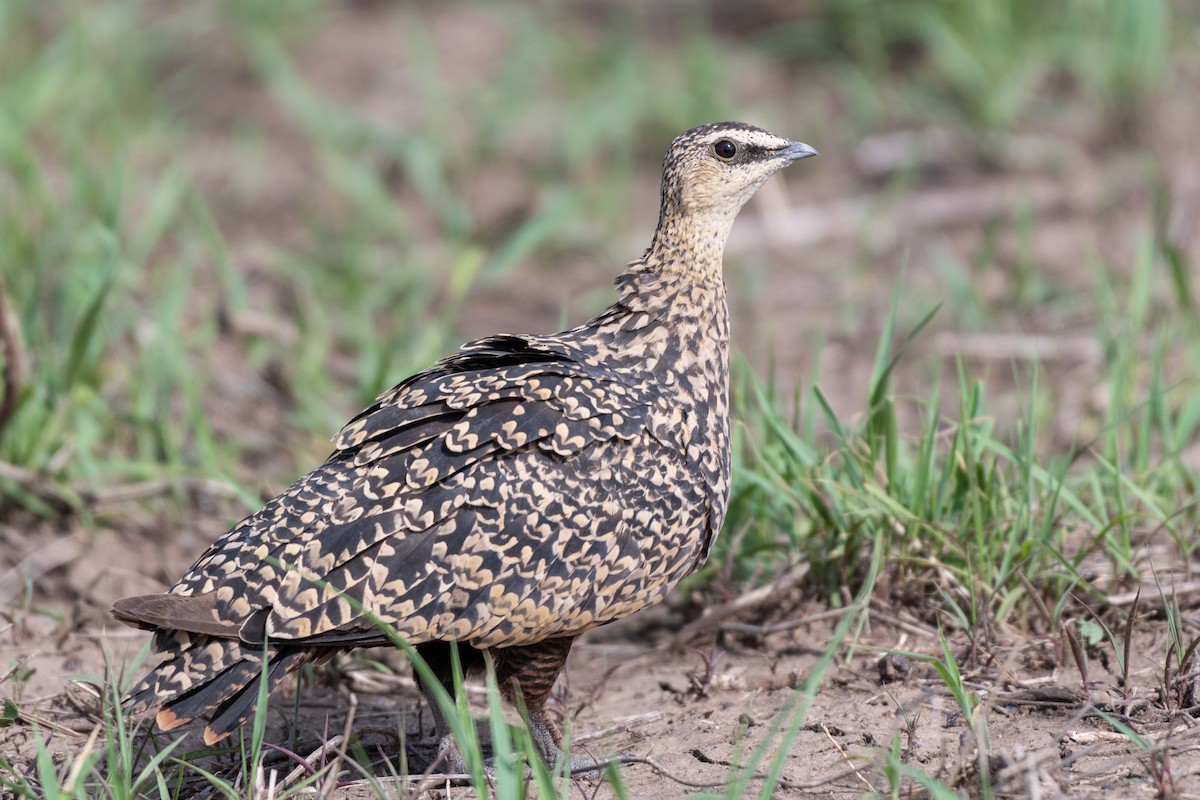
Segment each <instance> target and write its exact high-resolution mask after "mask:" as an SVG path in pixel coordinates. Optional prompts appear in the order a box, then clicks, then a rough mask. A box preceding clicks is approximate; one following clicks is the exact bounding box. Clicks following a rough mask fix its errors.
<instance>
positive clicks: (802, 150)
mask: <svg viewBox="0 0 1200 800" xmlns="http://www.w3.org/2000/svg"><path fill="white" fill-rule="evenodd" d="M815 155H819V154H818V153H817V149H816V148H815V147H810V146H809V145H806V144H805V143H804V142H788V146H787V147H785V148H783V149H782V150H780V151H779V157H780V158H782V159H784V160H786V161H787V163H789V164H791V163H794V162H796V161H799V160H800V159H802V158H811V157H812V156H815Z"/></svg>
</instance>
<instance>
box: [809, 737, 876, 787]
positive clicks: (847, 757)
mask: <svg viewBox="0 0 1200 800" xmlns="http://www.w3.org/2000/svg"><path fill="white" fill-rule="evenodd" d="M821 732H822V733H824V734H825V738H826V739H828V740H829V743H830V744H832V745H833V749H835V750H837V751H838V755H839V756H841V757H842V761H845V762H846V766H847V767H849V768H850V769H851V770H853V771H854V774H855V775H856V776H857V777H858V779H859V780H860V781H862V782H863V785H864V786H866V787H867V790H868V791H869V792H871V794H875V787H874V786H872V785H871V782H870V781H869V780H867V778H866V776H865V775H863V774H862V773H861V772H859V770H858V767H856V766H854V764H853V763H851V761H850V755H849V754H848V753H847V752H846V751H845V749H844V748H843V747H842V746H841V745H840V744H838V740H837V739H835V738H833V734H832V733H830V732H829V726H828V725H826V724H825V723H823V722H822V723H821Z"/></svg>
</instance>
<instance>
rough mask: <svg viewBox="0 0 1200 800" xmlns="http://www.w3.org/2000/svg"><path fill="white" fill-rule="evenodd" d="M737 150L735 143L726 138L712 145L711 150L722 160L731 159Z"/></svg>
mask: <svg viewBox="0 0 1200 800" xmlns="http://www.w3.org/2000/svg"><path fill="white" fill-rule="evenodd" d="M737 151H738V149H737V145H736V144H734V143H733V142H731V141H729V140H728V139H722V140H721V141H719V142H717V143H716V144H714V145H713V152H714V153H716V154H717V158H719V159H721V160H722V161H732V160H733V157H734V156H736V155H737Z"/></svg>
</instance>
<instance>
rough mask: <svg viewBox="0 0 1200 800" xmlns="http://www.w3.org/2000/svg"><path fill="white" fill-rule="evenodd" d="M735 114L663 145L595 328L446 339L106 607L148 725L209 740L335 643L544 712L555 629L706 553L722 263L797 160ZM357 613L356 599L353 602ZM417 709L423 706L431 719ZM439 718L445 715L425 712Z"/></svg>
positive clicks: (540, 730)
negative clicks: (291, 471)
mask: <svg viewBox="0 0 1200 800" xmlns="http://www.w3.org/2000/svg"><path fill="white" fill-rule="evenodd" d="M814 154H815V151H813V150H812V148H809V147H808V146H807V145H802V144H799V143H797V142H789V141H787V140H785V139H780V138H778V137H776V136H773V135H771V134H769V133H767V132H766V131H763V130H760V129H758V128H754V127H752V126H749V125H744V124H741V123H720V124H716V125H705V126H703V127H700V128H696V129H694V130H691V131H688V132H687V133H685V134H683V135H681V136H680V137H678V138H677V139H676V140H675V141H674V142H673V143H672V145H671V148H670V149H669V150H668V152H667V155H666V159H665V161H664V166H663V190H662V207H661V213H660V218H659V223H658V228H657V230H656V231H655V234H654V239H653V242H652V244H651V246H650V248H649V249H648V250H647V251H646V253H645V254H644V255H643V256H642V257H641V258H640V259H638V260H637V261H634V262H633V263H632V264H630V265H629V267H628V269H627V270H626V271H625V272H624V273H623V274H622V275H621V277H620V278H618V280H617V286H618V291H619V299H618V300H617V302H616V303H615V304H614V305H613V306H612V307H610V308H609V309H608V310H606V311H605V312H604V313H602V314H600V315H599V316H598V317H596V318H595V319H593V320H591V321H589V322H587V323H585V324H583V325H581V326H579V327H577V328H573V329H571V330H568V331H564V332H562V333H558V334H554V335H549V336H531V335H520V336H518V335H502V336H493V337H490V338H486V339H481V340H479V341H475V342H471V343H469V344H466V345H464V346H463V347H462V348H461V350H460V352H459V353H457V354H455V355H452V356H450V357H448V358H446V359H444V360H442V361H440V362H439V363H438V364H436V365H435V366H434V367H433V368H432V369H430V370H428V371H427V372H423V373H420V374H418V375H415V376H413V377H412V378H409V379H408V380H406V381H404V382H403V383H401V384H400V385H398V386H396V387H395V388H393V389H391V390H390V391H388V392H386V393H385V394H384V395H383V396H381V397H380V398H379V399H378V400H377V401H376V402H375V403H374V404H373V405H372V406H370V407H369V408H367V409H365V410H364V411H362V412H361V413H360V414H359V415H358V416H357V417H355V418H354V419H353V420H351V421H350V423H349V424H347V425H346V427H345V428H344V429H343V430H342V431H341V433H340V434H339V435H338V436H337V438H336V440H335V441H336V449H335V451H334V453H333V455H331V456H330V457H329V459H328V460H327V461H326V462H325V463H324V464H323V465H321V466H320V467H318V468H317V469H315V470H313V471H312V472H310V473H309V474H307V475H305V476H304V477H302V478H301V479H300V480H298V481H297V482H296V483H295V484H294V485H293V486H292V487H291V488H289V489H288V490H287V491H285V492H284V493H283V494H281V495H279V496H278V497H276V498H275V499H274V500H272V501H271V502H270V503H268V504H267V505H266V507H265V508H263V509H262V510H261V511H259V512H257V513H255V514H253V515H251V516H249V517H247V518H246V519H244V520H242V521H241V522H240V523H239V524H238V525H236V526H235V527H234V528H233V529H232V530H230V531H229V532H228V533H226V534H225V535H224V536H223V537H221V538H220V539H219V540H218V541H217V542H216V543H215V544H213V545H212V546H211V547H210V548H209V549H208V551H207V552H205V553H204V555H202V556H201V557H200V559H199V560H198V561H197V562H196V563H195V565H194V566H193V567H192V568H191V570H190V571H189V572H188V573H187V575H185V576H184V577H183V578H182V579H181V580H180V581H179V582H178V583H177V584H175V586H173V587H172V588H171V590H170V592H169V593H167V594H164V595H152V596H148V597H134V598H126V599H124V600H121V601H119V602H118V603H117V604H116V606H115V607H114V613H115V615H116V616H117V618H118V619H120V620H122V621H124V622H127V623H130V624H133V625H138V626H141V627H144V628H148V629H151V630H154V631H156V636H155V649H156V651H158V652H159V653H161V654H162V658H161V661H160V663H159V664H158V665H157V666H156V667H155V668H154V669H153V670H152V671H151V672H150V673H149V674H148V675H147V676H146V677H145V678H144V679H143V680H142V681H141V683H139V684H138V685H137V686H136V687H135V688H134V689H133V692H132V701H133V706H134V707H135V708H146V707H161V709H162V710H161V711H160V712H159V714H158V718H157V720H158V724H159V726H160V727H162V728H164V729H169V728H173V727H176V726H178V725H182V724H184V723H186V722H189V721H191V720H193V719H197V718H204V719H207V720H208V725H207V728H206V730H205V738H206V740H207V741H209V742H215V741H217V740H219V739H220V738H222V737H224V736H225V735H227V734H228V733H230V732H231V731H233V730H235V729H236V728H237V726H238V725H239V724H241V722H242V721H243V720H244V719H245V718H246V717H247V716H248V715H249V714H250V713H251V712H252V711H253V708H254V703H255V700H256V699H257V679H258V677H259V676H260V674H261V672H262V665H261V660H260V659H261V657H262V653H263V648H264V643H266V647H267V648H268V652H269V657H270V663H271V668H270V676H271V679H272V680H274V679H276V678H278V677H280V676H282V675H283V674H285V673H286V672H287V671H290V670H292V669H294V668H295V667H297V666H298V665H300V664H301V663H304V662H305V661H310V660H314V659H320V658H324V657H327V656H329V655H331V654H333V653H335V652H337V651H338V650H341V649H345V648H350V647H359V646H365V645H376V644H386V643H387V642H388V638H387V636H385V635H384V634H383V632H382V631H381V630H380V629H379V627H378V626H377V624H375V622H374V621H373V620H372V617H373V618H374V619H375V620H378V621H381V622H383V623H386V624H387V625H388V626H390V627H392V628H394V629H395V631H396V632H398V633H399V634H400V635H401V636H403V637H404V638H405V639H406V640H407V641H408V642H409V643H411V644H413V645H416V646H418V651H419V652H421V653H422V654H423V655H425V656H426V658H427V660H429V661H430V662H431V665H433V666H434V667H435V672H436V673H437V674H438V675H439V678H440V679H441V680H442V681H443V683H446V682H447V681H448V666H449V660H448V657H447V645H446V644H445V643H447V642H457V643H458V644H459V646H460V648H461V649H463V650H464V651H465V652H466V656H464V658H465V660H466V661H467V662H468V663H472V662H473V661H477V660H478V653H479V651H482V650H490V651H491V652H492V653H493V655H494V657H495V662H496V664H497V671H498V673H499V683H500V686H501V687H502V688H503V689H504V690H505V692H506V694H507V696H508V697H509V699H512V698H513V697H514V695H515V693H516V692H517V691H520V692H521V694H522V695H523V697H524V702H525V707H526V709H527V711H528V713H529V721H530V726H531V730H532V731H533V733H534V735H535V737H536V738H537V739H538V741H539V743H540V744H541V746H542V749H543V751H544V752H545V753H546V754H547V755H548V756H556V755H557V753H558V751H557V736H556V734H555V733H554V732H553V731H552V730H551V729H549V728H548V727H547V726H546V724H545V721H544V719H543V715H542V709H543V706H544V703H545V697H546V694H547V693H548V692H549V690H550V688H551V686H552V685H553V683H554V679H555V677H556V676H557V675H558V672H559V670H560V669H561V667H562V665H563V663H564V662H565V660H566V656H567V652H568V651H569V649H570V643H571V640H572V638H573V637H575V636H578V635H579V634H580V633H583V632H584V631H586V630H588V629H590V628H593V627H595V626H597V625H601V624H603V623H605V622H610V621H612V620H615V619H618V618H621V617H625V616H628V615H629V614H632V613H634V612H636V611H638V610H639V609H641V608H644V607H645V606H648V605H650V604H653V603H655V602H658V601H659V600H661V599H662V598H663V597H664V596H665V595H666V594H667V592H669V591H670V590H671V588H672V587H673V586H675V584H676V583H678V581H679V580H680V579H681V578H683V577H684V576H685V575H687V574H688V573H690V572H692V571H693V570H694V569H696V567H697V566H699V565H700V564H701V563H702V562H703V561H704V559H705V557H706V556H707V553H708V549H709V546H710V545H711V543H712V541H713V538H714V537H715V536H716V534H717V531H718V530H719V529H720V527H721V522H722V520H723V519H724V516H725V506H726V503H727V501H728V496H729V409H728V391H729V378H728V344H729V331H728V314H727V311H726V304H725V287H724V282H723V279H722V276H721V257H722V251H723V249H724V245H725V240H726V237H727V235H728V233H729V229H730V226H731V225H732V223H733V219H734V216H735V215H736V214H737V212H738V210H739V209H740V208H741V206H742V204H743V203H745V201H746V200H748V199H749V198H750V196H751V195H752V194H753V193H754V191H755V190H756V189H757V188H758V187H759V186H760V185H761V184H762V182H763V181H764V180H766V179H767V178H768V177H769V176H770V175H772V174H773V173H774V172H776V171H777V170H778V169H780V168H782V167H784V166H786V165H788V164H790V163H792V162H793V161H795V160H797V159H799V158H804V157H806V156H809V155H814ZM364 612H367V613H364ZM435 716H436V713H435ZM438 722H439V728H440V729H442V730H440V732H441V733H442V734H443V735H444V733H445V731H444V725H442V724H441V720H440V717H439V718H438Z"/></svg>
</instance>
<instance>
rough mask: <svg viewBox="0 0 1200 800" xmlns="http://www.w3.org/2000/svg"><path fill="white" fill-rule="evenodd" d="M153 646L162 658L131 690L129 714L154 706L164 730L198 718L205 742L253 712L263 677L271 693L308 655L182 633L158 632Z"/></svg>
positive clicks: (222, 735)
mask: <svg viewBox="0 0 1200 800" xmlns="http://www.w3.org/2000/svg"><path fill="white" fill-rule="evenodd" d="M154 649H155V650H156V651H158V652H159V653H161V654H162V661H161V662H160V663H159V665H158V666H157V667H155V668H154V669H152V670H151V671H150V672H149V673H148V674H147V675H146V676H145V677H144V678H142V680H141V681H139V682H138V683H137V685H135V686H134V687H133V688H132V689H131V690H130V692H129V695H128V699H127V702H128V703H129V711H130V713H137V712H140V711H145V710H147V709H150V708H155V707H157V708H159V711H158V715H157V716H156V717H155V722H157V723H158V727H159V728H160V729H161V730H164V731H169V730H172V729H174V728H178V727H179V726H181V725H185V724H187V723H189V722H192V721H193V720H196V719H198V718H203V719H205V720H207V722H208V724H207V725H206V726H205V728H204V743H205V744H207V745H213V744H216V743H217V742H219V741H221V740H222V739H224V738H225V737H226V736H228V735H229V734H231V733H233V731H235V730H237V729H238V727H239V726H240V725H241V724H242V723H243V722H245V721H246V719H247V718H248V717H250V716H251V715H252V714H253V713H254V712H255V710H256V708H257V706H258V697H259V688H260V686H261V682H262V681H264V680H265V681H266V683H267V691H268V692H270V690H271V688H272V687H273V686H274V685H275V684H276V683H278V681H279V679H280V678H282V677H283V676H284V675H286V674H287V673H289V672H291V671H292V670H294V669H296V668H297V667H299V666H300V665H301V664H303V663H304V662H305V661H307V660H309V659H310V658H311V655H312V654H311V651H309V650H308V649H307V648H298V647H265V646H256V645H247V644H246V643H244V642H241V641H239V640H237V639H225V638H219V637H215V636H209V635H207V634H196V633H187V632H186V631H159V632H158V633H156V634H155V636H154ZM264 658H265V659H266V663H265V665H264Z"/></svg>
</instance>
